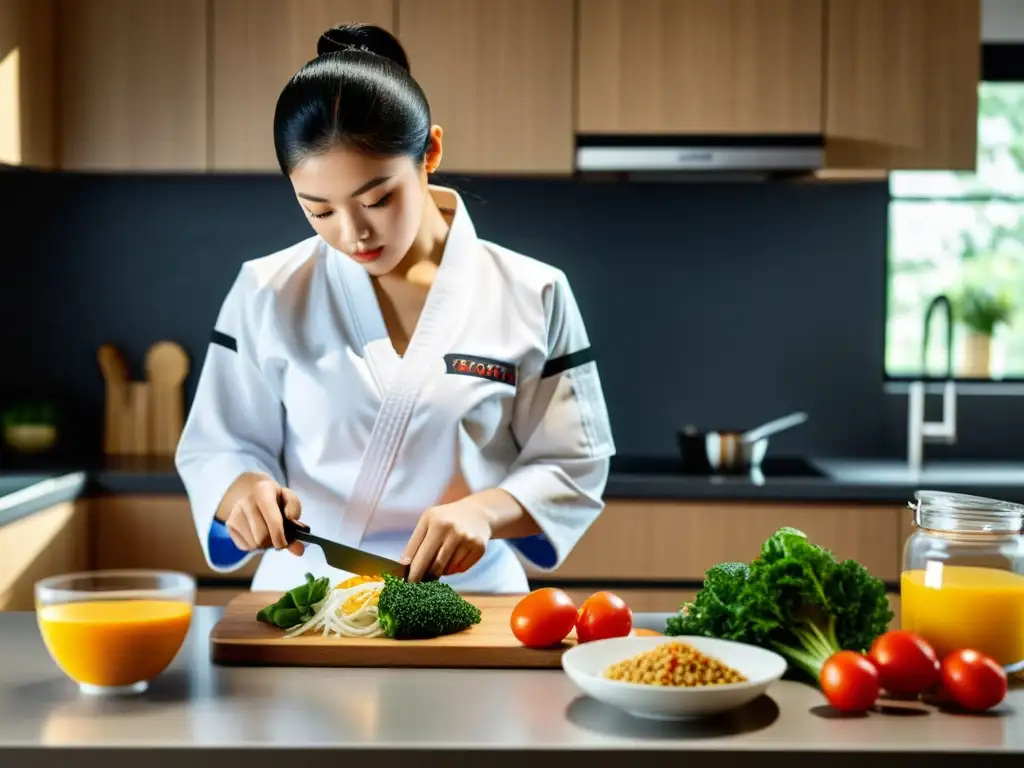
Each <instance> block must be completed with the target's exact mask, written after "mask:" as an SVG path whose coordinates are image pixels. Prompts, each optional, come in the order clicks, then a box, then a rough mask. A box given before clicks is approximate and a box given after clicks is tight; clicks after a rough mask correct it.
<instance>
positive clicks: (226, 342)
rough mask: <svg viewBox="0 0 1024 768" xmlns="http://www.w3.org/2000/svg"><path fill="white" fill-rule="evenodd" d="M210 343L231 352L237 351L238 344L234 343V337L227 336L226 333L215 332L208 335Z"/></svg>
mask: <svg viewBox="0 0 1024 768" xmlns="http://www.w3.org/2000/svg"><path fill="white" fill-rule="evenodd" d="M210 343H212V344H219V345H220V346H222V347H224V348H225V349H230V350H231V351H232V352H237V351H238V342H237V341H235V337H234V336H228V335H227V334H226V333H221V332H220V331H217V330H215V331H214V332H213V333H211V334H210Z"/></svg>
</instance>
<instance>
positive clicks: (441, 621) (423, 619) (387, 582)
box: [377, 574, 480, 640]
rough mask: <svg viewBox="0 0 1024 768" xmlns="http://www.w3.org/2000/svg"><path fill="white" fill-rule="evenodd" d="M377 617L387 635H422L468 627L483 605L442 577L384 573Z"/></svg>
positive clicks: (408, 637)
mask: <svg viewBox="0 0 1024 768" xmlns="http://www.w3.org/2000/svg"><path fill="white" fill-rule="evenodd" d="M377 620H378V621H380V625H381V628H382V629H383V630H384V634H385V635H386V636H387V637H390V638H394V639H397V640H412V639H423V638H430V637H439V636H441V635H450V634H453V633H455V632H462V631H463V630H465V629H469V628H470V627H471V626H473V625H474V624H478V623H479V622H480V609H479V608H477V607H476V606H475V605H473V604H472V603H469V602H467V601H466V600H465V598H463V597H462V596H461V595H460V594H459V593H458V592H456V591H455V590H454V589H452V588H451V586H450V585H448V584H444V583H442V582H440V581H419V582H408V581H405V580H404V579H399V578H397V577H395V576H392V575H390V574H385V575H384V588H383V589H381V591H380V597H379V598H378V600H377Z"/></svg>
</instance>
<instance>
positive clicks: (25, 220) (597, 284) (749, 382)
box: [0, 170, 1024, 458]
mask: <svg viewBox="0 0 1024 768" xmlns="http://www.w3.org/2000/svg"><path fill="white" fill-rule="evenodd" d="M439 182H442V183H447V184H451V185H453V186H455V187H456V188H457V189H459V190H460V191H461V192H462V193H463V195H464V197H465V199H466V201H467V204H468V206H469V210H470V212H471V214H472V215H473V217H474V220H475V223H476V226H477V230H478V232H479V233H480V235H481V236H482V237H485V238H487V239H490V240H494V241H497V242H500V243H502V244H503V245H506V246H508V247H510V248H513V249H517V250H520V251H523V252H525V253H528V254H530V255H532V256H535V257H537V258H539V259H542V260H544V261H548V262H550V263H553V264H556V265H558V266H559V267H561V268H563V269H564V270H565V271H566V273H567V274H568V275H569V278H570V280H571V282H572V285H573V287H574V290H575V292H576V295H577V299H578V301H579V304H580V306H581V308H582V311H583V313H584V316H585V318H586V321H587V325H588V328H589V331H590V335H591V338H592V341H593V344H594V347H595V350H596V351H597V354H598V355H599V365H600V370H601V374H602V378H603V381H604V386H605V391H606V396H607V399H608V405H609V409H610V412H611V416H612V420H613V427H614V430H615V436H616V440H617V443H618V447H619V451H620V453H621V454H623V455H638V454H644V455H662V456H667V455H672V454H674V453H675V451H676V443H675V432H676V430H677V428H678V427H679V426H680V425H682V424H684V423H695V424H697V425H699V426H701V427H705V428H729V427H733V428H746V427H749V426H752V425H754V424H757V423H759V422H762V421H766V420H768V419H771V418H774V417H775V416H780V415H783V414H785V413H787V412H789V411H791V410H797V409H802V410H806V411H808V413H809V414H810V420H809V421H808V422H807V423H806V424H805V425H803V426H801V427H799V428H797V429H795V430H792V431H791V432H788V433H785V434H783V435H780V436H778V437H777V438H776V439H775V442H774V443H773V448H772V450H773V452H779V453H804V454H811V455H816V456H899V455H901V454H902V452H903V451H904V441H905V437H904V435H905V422H904V419H905V414H906V409H905V405H906V404H905V398H903V397H899V396H895V395H886V394H884V393H883V391H882V357H883V338H884V302H885V291H884V283H885V251H886V227H887V200H888V198H887V191H886V187H885V185H884V184H878V183H851V184H838V183H836V184H786V185H781V184H753V183H751V184H744V183H712V184H707V183H705V184H663V183H637V184H607V183H589V184H588V183H583V182H576V181H550V180H544V181H540V180H508V179H479V178H476V179H463V178H458V179H451V178H445V179H439ZM0 211H2V221H3V230H2V231H3V234H2V240H0V265H2V267H0V329H2V330H0V355H2V358H0V359H2V360H3V363H2V364H0V386H2V390H0V397H6V398H8V399H9V398H10V397H12V396H15V395H18V394H20V393H24V392H35V393H40V392H45V393H51V394H52V395H53V396H54V397H56V398H58V399H59V402H60V403H62V405H63V407H64V409H65V411H66V414H67V417H66V422H67V423H66V427H65V430H64V443H65V447H66V448H67V449H68V450H70V451H73V452H74V453H84V454H89V453H95V452H96V451H97V450H98V448H99V446H100V428H101V423H102V408H103V386H102V379H101V377H100V373H99V368H98V366H97V363H96V349H97V347H98V346H99V345H100V344H102V343H104V342H111V343H113V344H115V345H117V346H118V347H120V348H121V350H122V351H123V352H124V354H125V356H126V357H127V359H128V361H129V364H130V365H132V366H134V368H135V370H134V375H135V376H141V370H139V367H140V362H141V358H142V355H143V353H144V352H145V350H146V348H147V347H148V346H149V345H150V344H151V343H153V342H154V341H157V340H159V339H163V338H168V339H174V340H176V341H178V342H179V343H181V344H182V345H183V346H184V347H185V349H186V350H187V351H188V353H189V355H190V356H191V358H192V372H191V374H190V375H189V378H188V382H187V390H186V398H187V400H189V401H190V400H191V396H192V391H193V388H194V386H195V381H196V378H197V374H198V370H199V367H200V366H201V364H202V360H203V358H204V356H205V354H206V344H207V339H208V337H209V332H210V328H211V326H212V323H213V320H214V317H215V315H216V313H217V310H218V308H219V306H220V303H221V301H222V299H223V297H224V294H225V292H226V290H227V288H228V287H229V285H230V283H231V281H232V280H233V278H234V276H235V274H236V272H237V270H238V267H239V264H240V262H242V261H243V260H245V259H250V258H254V257H257V256H261V255H264V254H266V253H270V252H272V251H274V250H276V249H278V248H281V247H284V246H287V245H289V244H290V243H293V242H295V241H296V240H298V239H301V238H304V237H307V236H308V235H309V234H310V232H311V230H310V229H309V226H308V224H307V223H306V222H305V220H304V218H303V217H302V215H301V213H300V211H299V209H298V206H297V205H296V204H295V201H294V198H293V197H292V196H291V193H290V187H289V185H288V184H287V182H286V181H284V180H283V179H281V178H278V177H273V176H197V177H189V176H77V175H65V174H36V173H26V172H22V171H17V170H11V171H6V172H3V173H0ZM1022 403H1024V400H1020V399H1018V398H1008V397H963V398H962V400H961V403H960V418H959V424H960V442H959V444H958V445H957V446H955V447H952V448H944V447H933V446H929V447H928V449H927V451H928V455H929V456H936V455H940V456H941V455H945V456H953V455H958V456H970V457H985V458H1000V457H1001V458H1019V457H1020V456H1021V455H1022V454H1024V451H1022V450H1021V448H1020V438H1019V435H1020V434H1021V432H1022V431H1024V405H1022ZM936 406H937V404H932V405H931V406H930V407H936Z"/></svg>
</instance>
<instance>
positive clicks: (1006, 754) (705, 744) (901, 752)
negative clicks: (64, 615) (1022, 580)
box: [0, 608, 1024, 768]
mask: <svg viewBox="0 0 1024 768" xmlns="http://www.w3.org/2000/svg"><path fill="white" fill-rule="evenodd" d="M219 615H220V609H218V608H198V609H197V612H196V616H195V621H194V623H193V627H192V631H191V632H190V635H189V637H188V639H187V641H186V644H185V647H184V648H183V650H182V652H181V653H180V654H179V655H178V658H177V659H176V660H175V662H174V663H173V665H172V666H171V668H169V669H168V670H167V671H166V672H165V673H164V674H163V675H162V676H161V677H159V678H157V679H156V680H155V681H153V683H152V684H151V686H150V689H149V691H147V692H146V693H145V694H143V695H141V696H138V697H133V698H126V699H97V698H92V697H89V696H86V695H83V694H80V693H79V692H78V689H77V687H75V686H74V684H72V683H71V682H70V681H68V680H67V679H66V678H65V677H63V675H62V674H61V673H60V672H59V671H58V669H57V668H56V666H55V665H54V664H53V662H52V661H51V660H50V658H49V656H48V655H47V653H46V650H45V648H44V646H43V644H42V642H41V640H40V638H39V633H38V630H37V628H36V624H35V616H34V614H32V613H7V614H4V613H0V645H2V647H3V649H4V653H3V654H2V655H0V764H2V765H9V766H12V768H13V767H14V766H17V767H18V768H41V767H42V766H60V768H66V766H67V765H69V764H74V765H79V764H83V765H86V764H87V765H102V766H104V768H117V767H118V766H132V768H136V766H138V765H145V766H147V768H162V767H163V766H179V765H184V764H187V765H188V766H189V768H205V766H216V768H223V767H224V765H225V764H230V763H227V762H226V761H229V760H231V759H237V760H239V763H238V764H239V765H245V766H246V768H262V767H263V766H272V767H273V768H280V766H281V765H282V764H283V763H288V762H294V761H295V760H299V761H301V762H302V764H304V765H315V764H317V763H316V762H310V761H316V760H317V759H318V758H321V757H322V758H324V759H328V760H331V763H330V764H336V763H335V762H334V761H337V760H338V759H339V758H340V759H341V760H345V759H346V758H348V759H353V758H354V759H359V758H363V757H366V758H368V759H369V760H370V761H372V763H371V764H372V765H374V766H376V767H378V768H379V767H380V766H390V765H402V766H404V768H408V765H410V764H413V763H410V762H409V761H410V759H413V760H416V761H417V762H416V764H421V765H422V764H435V760H436V764H438V765H440V764H442V762H443V763H444V764H446V765H450V764H452V761H453V760H469V759H472V758H473V757H476V758H478V759H479V758H482V759H484V760H486V761H487V764H488V765H495V766H496V765H505V764H512V763H513V762H515V763H517V764H520V765H521V761H522V760H523V759H524V755H523V752H528V753H529V755H527V756H525V759H536V757H537V756H539V755H541V754H552V755H554V754H558V755H560V756H562V759H564V753H565V752H566V751H567V750H572V751H578V752H586V753H589V755H588V760H591V761H593V760H595V759H597V760H599V761H600V762H602V763H607V764H609V765H610V764H613V763H614V764H615V765H617V766H621V765H624V764H630V762H632V760H634V759H636V758H638V753H643V754H642V756H639V760H640V761H641V762H642V764H643V765H645V766H651V765H666V766H667V765H671V766H673V767H674V768H677V767H678V765H680V758H681V755H680V753H685V757H682V760H683V761H684V762H685V764H686V765H687V766H688V768H699V767H700V766H715V768H730V767H731V766H741V765H742V766H749V765H750V764H751V763H752V761H753V760H755V759H757V758H753V757H752V755H758V756H759V757H769V756H770V757H772V758H776V757H777V758H782V759H789V758H792V757H793V756H797V755H801V756H803V757H813V756H815V755H817V754H827V755H828V757H827V760H828V764H829V766H830V768H845V767H846V766H850V767H851V768H852V767H853V766H857V768H862V766H863V765H864V764H865V763H866V762H867V761H870V764H871V765H872V768H886V767H887V766H898V767H899V768H913V767H914V766H922V767H923V766H928V767H929V768H932V766H934V765H935V764H936V760H938V764H941V765H944V766H945V765H963V766H971V765H976V764H981V762H982V761H984V762H983V764H984V765H986V766H995V765H1010V764H1011V761H1020V760H1021V759H1022V758H1024V690H1022V689H1021V688H1020V687H1015V688H1014V689H1013V690H1012V691H1011V692H1010V694H1009V696H1008V697H1007V700H1006V701H1005V702H1003V704H1001V705H1000V707H999V708H998V709H996V710H993V711H991V712H989V713H987V714H983V715H959V714H949V713H942V712H939V711H937V710H931V709H926V708H924V707H923V706H918V705H915V704H900V705H898V706H895V705H894V706H893V708H891V709H890V710H889V711H888V712H872V713H870V714H869V715H866V716H862V717H839V716H836V715H835V714H833V713H832V710H831V709H829V708H828V707H827V706H825V704H824V699H823V698H822V696H821V694H820V693H819V692H818V691H817V690H816V689H815V688H813V687H811V686H809V685H806V684H804V683H800V682H792V681H781V682H779V683H777V684H775V685H774V686H773V687H771V688H770V689H769V691H768V695H766V696H764V697H762V698H761V699H759V700H758V701H756V702H753V703H752V704H750V705H748V706H747V707H745V708H744V709H742V710H739V711H736V712H734V713H732V714H729V715H727V716H724V717H722V718H718V719H714V720H707V721H697V722H692V723H659V722H652V721H645V720H637V719H634V718H631V717H629V716H628V715H625V714H623V713H620V712H618V711H617V710H614V709H611V708H609V707H606V706H604V705H602V704H600V703H598V702H596V701H594V700H592V699H589V698H586V697H584V696H583V695H582V694H580V693H579V692H578V690H577V689H576V688H575V687H574V686H573V684H572V683H571V681H570V680H569V679H568V678H567V677H566V676H565V675H564V674H563V673H562V672H561V671H558V670H553V671H552V670H547V671H521V670H427V669H421V670H413V669H317V668H253V667H250V668H246V667H217V666H214V665H212V664H211V663H210V661H209V652H208V637H209V633H210V630H211V628H212V627H213V625H214V623H215V622H216V620H217V618H218V617H219ZM662 622H663V616H662V615H658V614H637V624H638V625H641V626H651V627H657V628H659V629H660V628H661V627H662V626H663V623H662ZM296 750H303V754H302V755H296V754H295V751H296ZM982 756H983V757H982ZM90 758H91V760H90ZM82 760H87V762H86V763H82V762H80V761H82ZM624 760H625V761H627V762H625V763H623V762H622V761H624ZM69 761H70V762H69ZM186 761H187V762H186ZM465 764H468V763H465ZM591 764H593V763H591ZM769 764H770V765H778V764H781V763H779V762H771V763H769Z"/></svg>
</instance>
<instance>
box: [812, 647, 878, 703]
mask: <svg viewBox="0 0 1024 768" xmlns="http://www.w3.org/2000/svg"><path fill="white" fill-rule="evenodd" d="M818 684H819V685H820V686H821V690H822V693H824V694H825V698H827V699H828V703H829V704H831V705H832V706H833V707H835V708H836V709H838V710H839V711H840V712H864V711H865V710H868V709H870V708H871V706H872V705H873V704H874V703H875V701H876V700H877V699H878V691H879V685H878V670H877V669H875V665H874V664H872V663H871V660H870V659H868V657H867V656H865V655H864V654H861V653H857V652H855V651H839V652H837V653H834V654H832V656H830V657H829V659H828V660H827V661H826V662H825V664H824V665H823V666H822V668H821V675H820V676H819V678H818Z"/></svg>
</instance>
